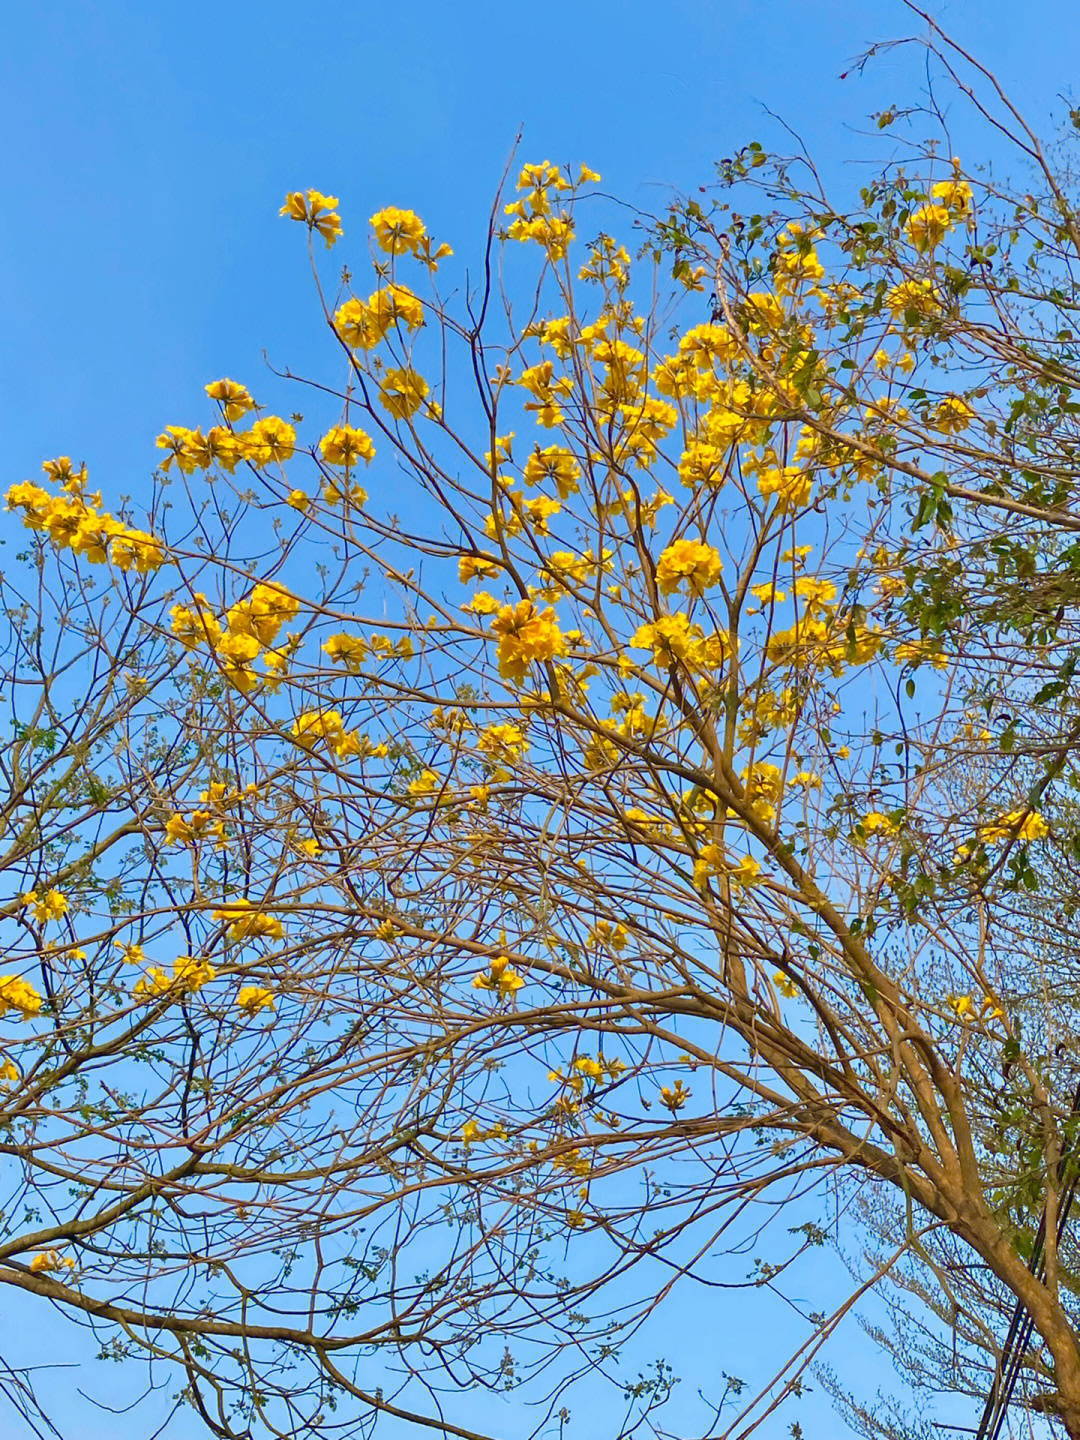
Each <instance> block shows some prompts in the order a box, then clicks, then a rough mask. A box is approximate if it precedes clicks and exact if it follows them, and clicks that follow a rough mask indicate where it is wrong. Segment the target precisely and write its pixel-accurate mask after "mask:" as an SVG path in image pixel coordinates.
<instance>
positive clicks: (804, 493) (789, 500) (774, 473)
mask: <svg viewBox="0 0 1080 1440" xmlns="http://www.w3.org/2000/svg"><path fill="white" fill-rule="evenodd" d="M757 487H758V490H759V491H760V492H761V495H762V498H763V499H766V500H767V499H768V498H769V496H770V495H775V496H776V499H777V503H778V504H779V506H780V508H781V509H782V510H798V509H801V508H802V506H804V505H806V504H807V503H808V502H809V499H810V487H811V473H810V471H809V470H804V469H802V468H801V467H800V466H798V465H785V466H784V467H783V468H781V467H779V466H776V465H773V466H770V467H769V468H768V469H766V470H762V471H761V472H760V474H759V475H758V477H757Z"/></svg>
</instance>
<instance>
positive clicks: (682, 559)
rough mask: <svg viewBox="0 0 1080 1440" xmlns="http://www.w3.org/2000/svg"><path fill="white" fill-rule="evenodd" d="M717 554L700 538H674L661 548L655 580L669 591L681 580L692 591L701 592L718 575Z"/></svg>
mask: <svg viewBox="0 0 1080 1440" xmlns="http://www.w3.org/2000/svg"><path fill="white" fill-rule="evenodd" d="M721 568H722V565H721V561H720V554H719V552H718V551H717V550H714V549H713V547H712V546H711V545H706V544H705V543H704V542H703V541H700V540H676V541H675V542H674V543H673V544H671V545H669V546H668V547H667V549H666V550H664V551H662V552H661V555H660V559H659V560H658V561H657V565H656V583H657V585H658V586H659V588H660V592H661V594H663V595H670V594H672V592H673V591H675V590H677V589H678V588H679V587H680V585H682V584H683V583H684V582H685V584H686V587H687V589H688V590H689V591H690V593H691V594H692V595H701V594H703V593H704V591H706V590H707V589H709V587H710V586H712V585H715V584H716V582H717V580H719V578H720V571H721Z"/></svg>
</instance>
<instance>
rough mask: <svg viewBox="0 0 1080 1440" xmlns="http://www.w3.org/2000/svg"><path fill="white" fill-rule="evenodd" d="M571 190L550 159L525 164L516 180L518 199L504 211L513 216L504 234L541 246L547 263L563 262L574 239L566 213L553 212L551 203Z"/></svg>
mask: <svg viewBox="0 0 1080 1440" xmlns="http://www.w3.org/2000/svg"><path fill="white" fill-rule="evenodd" d="M590 173H592V172H590ZM571 188H572V187H571V185H570V182H569V181H568V180H567V179H566V177H565V176H564V175H563V173H562V171H561V170H560V169H559V167H558V166H557V165H552V164H551V162H550V161H549V160H543V161H541V162H540V164H539V165H526V166H525V167H524V168H523V169H522V171H521V174H520V175H519V176H518V180H517V189H518V191H519V198H518V199H517V200H512V201H511V202H510V203H509V204H508V205H507V206H505V209H504V213H505V214H507V215H512V216H513V217H514V219H513V222H512V223H511V225H510V226H509V228H508V230H507V232H506V233H507V234H508V235H509V237H510V239H511V240H521V241H526V240H533V241H535V242H536V243H537V244H538V245H541V246H543V248H544V250H545V251H546V252H547V255H548V258H549V259H550V260H563V259H565V258H566V253H567V251H568V250H569V248H570V242H571V241H572V240H573V238H574V222H573V219H572V218H571V216H570V213H569V211H567V210H560V211H558V212H556V211H555V210H553V208H552V203H553V201H554V200H555V197H557V196H558V195H560V194H562V193H564V192H565V191H567V190H570V189H571ZM521 192H524V193H521Z"/></svg>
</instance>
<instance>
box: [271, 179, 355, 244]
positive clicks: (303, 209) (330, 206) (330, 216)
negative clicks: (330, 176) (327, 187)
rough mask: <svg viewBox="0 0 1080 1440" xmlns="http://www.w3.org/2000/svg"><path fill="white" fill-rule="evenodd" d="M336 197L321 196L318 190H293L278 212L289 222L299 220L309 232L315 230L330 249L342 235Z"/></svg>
mask: <svg viewBox="0 0 1080 1440" xmlns="http://www.w3.org/2000/svg"><path fill="white" fill-rule="evenodd" d="M337 205H338V201H337V196H336V195H322V194H320V193H319V191H318V190H309V191H308V192H307V194H306V195H305V194H304V192H303V191H302V190H294V191H292V192H291V193H290V194H288V195H286V196H285V204H284V205H283V206H282V207H281V209H280V211H279V212H278V213H279V214H280V215H287V216H288V217H289V219H290V220H301V221H304V222H305V223H306V224H307V227H308V229H309V230H317V231H318V232H319V234H320V235H321V236H322V237H323V239H324V240H325V241H326V248H327V249H328V250H329V249H330V247H331V246H332V245H333V244H334V242H335V241H336V240H337V238H338V236H339V235H341V234H342V229H341V216H340V215H339V214H338V213H337Z"/></svg>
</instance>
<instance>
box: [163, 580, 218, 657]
mask: <svg viewBox="0 0 1080 1440" xmlns="http://www.w3.org/2000/svg"><path fill="white" fill-rule="evenodd" d="M169 628H170V629H171V630H172V633H173V634H174V635H175V636H176V638H177V640H179V641H180V643H181V645H183V646H184V648H185V649H187V650H194V649H195V647H196V646H197V645H201V644H203V643H204V642H205V643H207V644H209V645H216V644H217V643H218V641H219V640H220V639H221V624H220V622H219V621H218V620H217V619H216V618H215V616H214V615H213V614H212V613H211V612H210V609H209V602H208V601H207V598H206V596H205V595H203V594H202V593H201V592H199V593H196V594H195V595H194V596H193V602H192V604H190V605H173V606H172V607H171V609H170V610H169Z"/></svg>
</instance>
